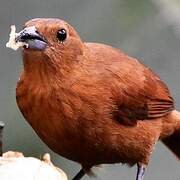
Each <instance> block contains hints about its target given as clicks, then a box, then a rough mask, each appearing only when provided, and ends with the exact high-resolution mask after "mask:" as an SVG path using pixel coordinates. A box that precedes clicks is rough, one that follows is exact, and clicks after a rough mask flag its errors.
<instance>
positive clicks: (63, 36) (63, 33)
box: [57, 29, 67, 41]
mask: <svg viewBox="0 0 180 180" xmlns="http://www.w3.org/2000/svg"><path fill="white" fill-rule="evenodd" d="M66 37H67V33H66V30H65V29H60V30H59V31H58V32H57V38H58V39H59V40H60V41H64V40H65V39H66Z"/></svg>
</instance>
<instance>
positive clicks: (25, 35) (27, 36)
mask: <svg viewBox="0 0 180 180" xmlns="http://www.w3.org/2000/svg"><path fill="white" fill-rule="evenodd" d="M15 41H16V42H25V43H26V44H27V47H26V46H25V48H29V49H35V50H43V49H45V48H46V46H47V41H46V40H45V38H44V37H43V36H42V35H40V34H39V33H38V31H37V29H36V27H35V26H30V27H26V28H24V29H23V30H22V31H20V32H19V33H17V34H16V39H15Z"/></svg>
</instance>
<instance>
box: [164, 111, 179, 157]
mask: <svg viewBox="0 0 180 180" xmlns="http://www.w3.org/2000/svg"><path fill="white" fill-rule="evenodd" d="M171 117H172V119H171V120H172V121H173V122H174V125H175V126H174V128H175V130H174V132H173V133H172V134H171V135H170V136H168V137H165V138H164V139H162V142H163V143H164V144H165V145H166V146H167V147H168V148H169V149H170V150H171V151H172V152H173V153H174V154H175V155H176V156H177V157H178V159H179V160H180V112H178V111H173V112H172V116H171Z"/></svg>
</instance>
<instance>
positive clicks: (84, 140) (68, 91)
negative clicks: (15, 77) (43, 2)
mask: <svg viewBox="0 0 180 180" xmlns="http://www.w3.org/2000/svg"><path fill="white" fill-rule="evenodd" d="M16 42H25V43H27V44H28V46H25V47H24V48H23V65H24V70H23V72H22V74H21V76H20V80H19V82H18V84H17V89H16V98H17V104H18V106H19V108H20V111H21V112H22V114H23V116H24V117H25V119H26V120H27V121H28V122H29V124H30V125H31V126H32V128H33V129H34V130H35V132H36V133H37V134H38V135H39V137H40V138H41V139H42V140H43V141H44V142H45V143H46V144H47V145H48V146H49V147H50V148H51V149H52V150H53V151H54V152H56V153H58V154H59V155H61V156H63V157H65V158H68V159H70V160H73V161H76V162H78V163H80V164H81V166H82V169H81V170H80V172H79V173H78V174H77V175H76V176H75V177H74V178H73V179H74V180H78V179H81V177H83V176H84V174H85V173H88V172H89V171H90V170H91V168H92V167H93V166H96V165H100V164H105V163H107V164H108V163H119V162H121V163H127V164H129V165H130V166H133V165H135V164H137V165H138V166H137V167H138V169H137V176H136V180H142V179H143V176H144V172H145V168H146V166H147V165H148V162H149V159H150V156H151V154H152V152H153V149H154V146H155V144H156V142H157V141H158V140H162V141H163V142H164V144H165V145H166V146H168V147H169V148H170V149H171V150H172V152H174V154H175V155H176V156H177V157H178V158H179V159H180V113H179V112H178V111H176V110H175V108H174V101H173V98H172V97H171V95H170V93H169V90H168V88H167V86H166V85H165V84H164V83H163V82H162V81H161V80H160V78H159V77H158V76H157V75H156V74H154V73H153V72H152V71H151V70H150V69H149V68H147V67H146V66H144V65H143V64H141V63H140V62H139V61H138V60H136V59H134V58H132V57H129V56H128V55H126V54H125V53H123V52H122V51H120V50H119V49H116V48H113V47H111V46H108V45H104V44H98V43H85V42H83V41H82V40H81V39H80V37H79V36H78V34H77V32H76V31H75V30H74V29H73V27H72V26H70V25H69V24H68V23H67V22H65V21H63V20H60V19H42V18H38V19H33V20H30V21H28V22H27V23H26V24H25V28H24V29H23V30H22V31H21V32H19V33H18V34H17V36H16Z"/></svg>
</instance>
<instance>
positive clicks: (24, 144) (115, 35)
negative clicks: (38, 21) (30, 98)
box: [0, 0, 180, 180]
mask: <svg viewBox="0 0 180 180" xmlns="http://www.w3.org/2000/svg"><path fill="white" fill-rule="evenodd" d="M0 2H1V6H0V42H1V43H0V62H1V63H0V120H2V121H4V122H5V123H6V126H5V131H4V151H7V150H14V151H21V152H23V153H24V154H25V155H27V156H36V157H41V156H42V155H43V153H45V152H50V153H51V156H52V160H53V162H55V164H57V165H58V166H60V167H61V168H62V169H63V170H65V172H66V173H67V174H68V176H69V178H71V177H72V176H73V175H75V173H76V172H77V171H78V170H79V168H80V166H79V165H77V164H76V163H73V162H71V161H69V160H66V159H64V158H62V157H60V156H58V155H57V154H55V153H53V152H52V151H51V150H50V149H48V148H47V146H46V145H45V144H44V143H43V142H42V141H41V140H40V139H39V138H38V137H37V135H36V134H35V133H34V131H33V130H32V129H31V128H30V126H29V125H28V124H27V123H26V122H25V120H24V119H23V117H22V115H21V113H20V112H19V110H18V108H17V105H16V100H15V87H16V82H17V80H18V77H19V74H20V72H21V69H22V61H21V52H20V51H18V52H15V51H12V50H11V49H7V48H5V43H6V42H7V40H8V34H9V31H10V29H9V27H10V25H12V24H15V25H16V26H17V30H18V31H19V30H20V29H21V28H22V26H23V24H24V23H25V22H26V21H27V20H29V19H32V18H35V17H58V18H62V19H65V20H66V21H68V22H69V23H70V24H71V25H73V26H74V27H75V29H76V30H77V31H78V32H79V34H80V36H81V38H82V39H83V40H84V41H94V42H102V43H106V44H110V45H112V46H115V47H118V48H121V49H122V50H123V51H125V52H127V53H128V54H129V55H131V56H133V57H137V58H138V59H140V61H141V62H143V63H144V64H146V65H148V66H150V67H151V68H152V69H153V70H154V71H155V72H156V73H157V74H159V75H160V77H161V78H162V79H163V80H164V81H165V82H166V83H167V84H168V86H169V88H170V90H171V92H172V94H173V96H174V98H175V101H176V107H177V109H180V7H179V5H180V2H179V1H178V0H176V1H175V0H169V1H168V0H138V1H135V0H44V1H43V0H29V1H26V0H18V1H17V0H11V1H8V0H0ZM42 123H43V119H42ZM59 143H60V144H61V142H59ZM72 148H74V149H75V148H76V147H72ZM179 165H180V164H179V162H178V161H177V159H176V158H175V157H174V156H173V155H172V154H171V152H170V151H169V150H168V149H167V148H165V146H164V145H163V144H161V143H158V144H157V145H156V148H155V151H154V153H153V155H152V159H151V161H150V164H149V168H148V169H147V171H146V175H145V180H152V179H156V180H157V179H158V180H162V179H163V180H179V179H180V169H179V167H180V166H179ZM95 172H97V180H100V179H104V180H105V179H107V180H108V179H111V180H121V179H123V180H130V179H131V180H134V179H135V174H136V167H134V168H131V169H130V168H128V167H126V166H122V165H120V164H117V165H105V166H104V168H102V170H98V171H97V170H96V171H95ZM85 179H89V177H88V176H86V177H85V178H84V180H85Z"/></svg>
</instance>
